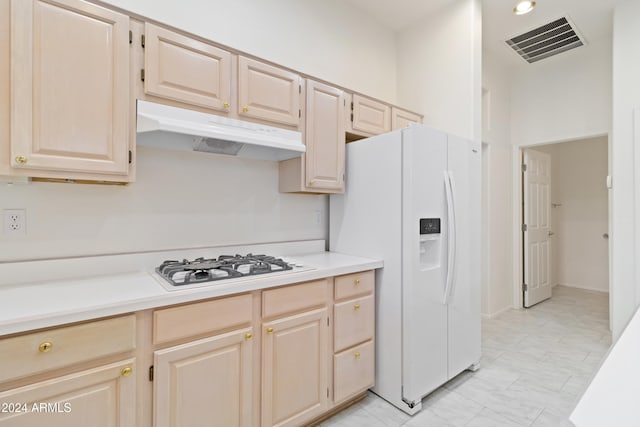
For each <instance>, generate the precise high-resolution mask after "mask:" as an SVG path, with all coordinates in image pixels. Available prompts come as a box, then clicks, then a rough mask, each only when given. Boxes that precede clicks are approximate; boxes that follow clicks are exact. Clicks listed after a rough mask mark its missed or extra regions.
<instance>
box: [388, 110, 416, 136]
mask: <svg viewBox="0 0 640 427" xmlns="http://www.w3.org/2000/svg"><path fill="white" fill-rule="evenodd" d="M410 123H422V116H421V115H419V114H416V113H412V112H411V111H407V110H403V109H401V108H398V107H392V108H391V129H392V130H396V129H402V128H406V127H407V126H409V124H410Z"/></svg>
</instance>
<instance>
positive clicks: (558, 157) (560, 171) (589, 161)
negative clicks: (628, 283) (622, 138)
mask: <svg viewBox="0 0 640 427" xmlns="http://www.w3.org/2000/svg"><path fill="white" fill-rule="evenodd" d="M533 149H534V150H537V151H542V152H545V153H548V154H549V155H550V156H551V202H552V203H556V204H560V205H561V206H557V207H555V208H553V207H552V209H551V229H552V230H553V232H554V233H555V234H554V235H553V236H552V237H551V265H552V283H553V284H554V285H556V284H561V285H566V286H572V287H577V288H584V289H591V290H596V291H601V292H609V259H608V257H609V253H608V249H609V248H608V245H609V241H608V240H607V239H604V238H603V237H602V235H603V234H605V233H608V227H609V225H608V221H609V218H608V190H607V187H606V177H607V169H608V160H607V157H608V156H607V150H608V147H607V138H606V137H601V138H595V139H588V140H578V141H572V142H564V143H560V144H553V145H546V146H538V147H533Z"/></svg>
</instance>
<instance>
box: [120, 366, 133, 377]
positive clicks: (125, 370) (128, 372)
mask: <svg viewBox="0 0 640 427" xmlns="http://www.w3.org/2000/svg"><path fill="white" fill-rule="evenodd" d="M132 373H133V369H131V366H126V367H124V368H122V369H121V370H120V375H122V376H123V377H128V376H129V375H131V374H132Z"/></svg>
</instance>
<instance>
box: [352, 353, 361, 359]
mask: <svg viewBox="0 0 640 427" xmlns="http://www.w3.org/2000/svg"><path fill="white" fill-rule="evenodd" d="M353 357H355V358H356V359H360V353H358V352H357V351H356V353H355V354H354V355H353Z"/></svg>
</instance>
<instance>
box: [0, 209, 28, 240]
mask: <svg viewBox="0 0 640 427" xmlns="http://www.w3.org/2000/svg"><path fill="white" fill-rule="evenodd" d="M4 234H5V236H15V237H18V236H26V235H27V211H26V210H25V209H5V210H4Z"/></svg>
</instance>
